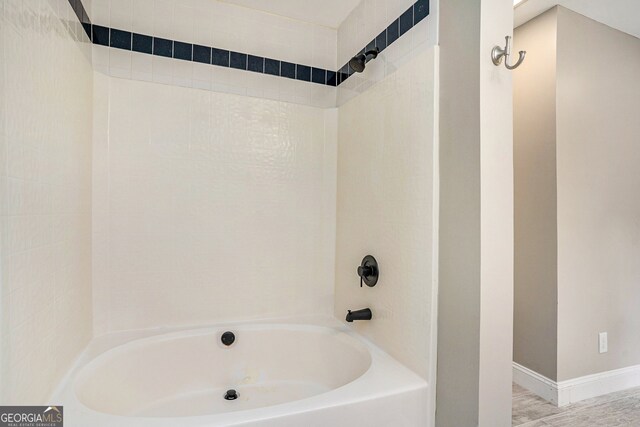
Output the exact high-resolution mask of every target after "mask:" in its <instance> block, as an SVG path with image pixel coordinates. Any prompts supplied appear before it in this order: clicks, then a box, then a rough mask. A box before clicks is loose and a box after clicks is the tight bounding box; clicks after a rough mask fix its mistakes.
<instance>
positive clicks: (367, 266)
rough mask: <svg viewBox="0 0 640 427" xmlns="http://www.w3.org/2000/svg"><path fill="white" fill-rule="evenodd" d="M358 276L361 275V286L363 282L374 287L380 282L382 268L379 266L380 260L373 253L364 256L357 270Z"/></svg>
mask: <svg viewBox="0 0 640 427" xmlns="http://www.w3.org/2000/svg"><path fill="white" fill-rule="evenodd" d="M357 273H358V276H360V287H362V284H363V283H364V284H365V285H367V286H369V287H370V288H373V287H374V286H375V285H376V284H377V283H378V278H379V277H380V269H379V268H378V261H376V259H375V258H374V257H373V255H367V256H365V257H364V258H362V262H361V263H360V267H358V270H357Z"/></svg>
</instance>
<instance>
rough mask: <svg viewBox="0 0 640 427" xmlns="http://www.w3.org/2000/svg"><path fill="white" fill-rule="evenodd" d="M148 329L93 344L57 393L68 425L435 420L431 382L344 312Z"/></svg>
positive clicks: (379, 423)
mask: <svg viewBox="0 0 640 427" xmlns="http://www.w3.org/2000/svg"><path fill="white" fill-rule="evenodd" d="M227 331H230V332H232V333H233V334H234V335H235V341H234V342H233V344H231V345H230V346H226V345H224V344H223V343H222V342H221V336H222V334H223V333H224V332H227ZM144 334H145V335H146V336H144V337H139V336H136V335H131V333H129V334H128V335H127V334H121V335H120V336H118V335H115V336H110V337H108V339H106V340H105V339H102V340H100V339H98V340H94V342H92V344H91V345H90V346H89V348H88V349H87V351H85V354H84V355H83V357H81V359H80V360H79V362H78V363H77V365H76V367H75V368H74V369H73V370H72V372H71V373H70V374H69V376H68V377H67V378H66V379H65V381H64V382H63V384H62V385H61V387H60V389H59V390H58V392H56V394H55V395H54V397H53V402H55V403H59V404H62V405H64V414H65V425H66V426H78V427H80V426H82V427H88V426H91V427H102V426H118V427H123V426H131V427H138V426H139V427H146V426H154V427H155V426H172V427H176V426H179V427H183V426H184V427H188V426H292V427H293V426H296V427H297V426H303V425H304V426H318V427H320V426H322V427H326V426H350V427H352V426H364V425H366V426H373V427H375V426H380V427H388V426H411V427H416V426H427V425H428V424H429V423H428V421H427V399H428V397H427V383H426V382H425V381H424V380H423V379H422V378H420V377H419V376H417V375H416V374H414V373H413V372H411V371H410V370H408V369H407V368H405V367H404V366H403V365H401V364H400V363H399V362H397V361H396V360H395V359H393V358H391V357H390V356H389V355H387V354H386V353H385V352H383V351H382V350H380V349H379V348H377V347H376V346H375V345H373V344H372V343H371V342H369V341H367V340H366V339H364V338H362V337H361V336H359V335H358V334H357V333H355V332H354V331H353V330H351V329H350V328H348V327H346V326H344V325H342V324H341V323H340V322H337V321H335V320H328V319H327V320H325V321H322V322H318V321H316V322H314V324H309V323H257V324H227V325H220V326H215V327H207V328H199V329H193V330H180V331H174V332H168V333H155V334H153V335H149V332H144ZM229 389H234V390H236V392H237V399H235V400H226V399H225V398H224V397H225V394H226V392H227V390H229Z"/></svg>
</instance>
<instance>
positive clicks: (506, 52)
mask: <svg viewBox="0 0 640 427" xmlns="http://www.w3.org/2000/svg"><path fill="white" fill-rule="evenodd" d="M505 40H506V41H507V44H506V46H505V47H504V49H503V48H501V47H500V46H495V47H494V48H493V49H492V50H491V60H492V61H493V63H494V64H495V65H496V66H498V65H500V64H502V58H504V66H505V67H507V70H513V69H516V68H518V67H519V66H520V64H522V62H523V61H524V57H525V55H526V54H527V52H526V51H524V50H521V51H520V52H519V53H518V55H519V56H520V57H519V58H518V62H516V63H515V64H513V65H509V56H511V36H507V37H505Z"/></svg>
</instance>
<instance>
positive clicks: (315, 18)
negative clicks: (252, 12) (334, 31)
mask: <svg viewBox="0 0 640 427" xmlns="http://www.w3.org/2000/svg"><path fill="white" fill-rule="evenodd" d="M221 1H222V2H224V3H232V4H236V5H238V6H244V7H248V8H251V9H257V10H261V11H263V12H268V13H272V14H274V15H280V16H284V17H287V18H291V19H296V20H298V21H304V22H310V23H312V24H317V25H323V26H325V27H330V28H338V27H339V26H340V24H342V21H344V20H345V18H346V17H347V16H349V13H351V11H352V10H353V9H354V8H355V7H356V6H357V5H358V3H360V1H361V0H221Z"/></svg>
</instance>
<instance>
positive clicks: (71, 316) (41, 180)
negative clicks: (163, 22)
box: [0, 0, 93, 405]
mask: <svg viewBox="0 0 640 427" xmlns="http://www.w3.org/2000/svg"><path fill="white" fill-rule="evenodd" d="M90 52H91V49H90V48H89V45H88V43H87V38H86V35H84V33H83V31H82V29H81V27H80V25H79V24H78V23H77V20H76V19H75V15H74V14H73V11H72V10H71V7H70V6H69V4H68V2H67V1H66V0H64V1H63V0H59V1H57V0H50V1H37V0H4V1H2V2H0V55H1V58H0V63H1V64H2V66H0V271H1V272H2V273H1V276H0V288H1V290H0V300H1V304H0V312H1V314H2V317H1V330H0V347H1V353H0V358H1V359H0V402H2V403H3V404H4V403H12V404H32V405H33V404H43V403H46V399H47V397H48V395H49V393H50V392H51V390H52V388H53V386H54V385H55V383H56V382H57V381H58V379H60V378H61V376H62V375H63V374H64V373H65V371H66V370H67V369H68V367H69V366H70V364H71V363H72V361H73V359H74V358H75V357H76V356H77V355H78V353H79V351H80V350H81V349H82V348H83V347H84V345H85V344H86V343H87V342H88V340H89V338H90V336H91V324H92V319H91V277H90V271H91V256H90V251H91V232H90V225H91V207H90V197H91V196H90V194H91V193H90V192H91V172H90V167H91V157H90V156H91V108H92V105H91V97H92V74H93V73H92V71H91V62H90Z"/></svg>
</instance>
